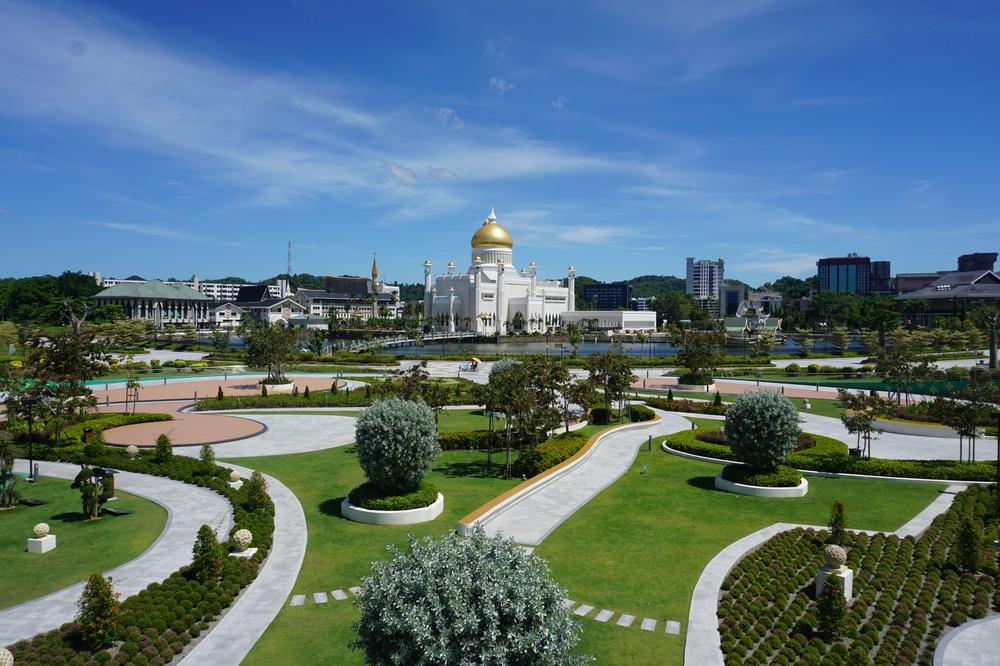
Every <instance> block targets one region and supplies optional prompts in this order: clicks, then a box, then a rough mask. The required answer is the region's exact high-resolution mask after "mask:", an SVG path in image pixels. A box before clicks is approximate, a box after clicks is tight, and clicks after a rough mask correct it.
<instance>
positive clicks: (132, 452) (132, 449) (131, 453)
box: [125, 444, 139, 460]
mask: <svg viewBox="0 0 1000 666" xmlns="http://www.w3.org/2000/svg"><path fill="white" fill-rule="evenodd" d="M125 455H126V456H127V457H128V459H129V460H133V459H134V458H135V457H136V456H137V455H139V447H138V446H136V445H135V444H129V445H128V447H127V448H126V449H125Z"/></svg>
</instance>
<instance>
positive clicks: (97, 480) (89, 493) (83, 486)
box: [70, 465, 111, 520]
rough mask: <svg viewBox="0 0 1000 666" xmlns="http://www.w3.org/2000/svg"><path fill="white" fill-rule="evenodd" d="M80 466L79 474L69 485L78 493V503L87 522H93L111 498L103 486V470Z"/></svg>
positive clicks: (109, 490) (109, 492) (107, 489)
mask: <svg viewBox="0 0 1000 666" xmlns="http://www.w3.org/2000/svg"><path fill="white" fill-rule="evenodd" d="M98 470H99V468H96V467H87V466H86V465H80V472H79V473H78V474H77V475H76V478H74V479H73V483H72V484H70V487H71V488H75V489H78V490H79V491H80V502H81V504H82V507H83V515H84V517H85V518H86V519H87V520H94V519H95V518H97V517H98V516H99V515H100V512H101V507H102V506H103V505H104V503H105V502H107V501H108V499H109V498H110V497H111V489H110V488H107V487H105V485H104V470H100V471H98Z"/></svg>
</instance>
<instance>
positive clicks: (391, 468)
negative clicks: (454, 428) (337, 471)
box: [355, 398, 441, 494]
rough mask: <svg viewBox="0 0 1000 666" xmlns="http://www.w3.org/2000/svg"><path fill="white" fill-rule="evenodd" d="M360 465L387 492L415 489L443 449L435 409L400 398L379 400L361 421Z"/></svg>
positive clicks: (357, 431) (358, 427) (359, 437)
mask: <svg viewBox="0 0 1000 666" xmlns="http://www.w3.org/2000/svg"><path fill="white" fill-rule="evenodd" d="M355 432H356V439H357V444H358V462H359V463H360V464H361V469H363V470H364V472H365V476H367V477H368V480H369V481H371V482H373V483H374V484H375V485H377V486H379V487H380V488H381V489H382V490H383V491H384V492H387V493H389V492H391V493H395V494H403V493H407V492H410V491H412V490H415V489H416V488H417V486H419V485H420V482H421V481H422V480H423V478H424V475H425V474H426V473H427V470H428V469H430V466H431V464H432V463H433V462H434V459H435V458H436V457H437V455H438V453H440V451H441V448H440V447H439V446H438V441H437V424H436V423H435V422H434V413H433V412H432V411H431V408H430V407H428V406H427V405H425V404H424V403H422V402H410V401H408V400H400V399H398V398H388V399H386V400H379V401H377V402H375V403H373V404H372V406H371V407H369V408H368V409H366V410H365V411H364V412H363V413H362V414H361V416H360V417H359V418H358V424H357V428H356V431H355Z"/></svg>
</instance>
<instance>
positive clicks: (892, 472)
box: [666, 430, 996, 481]
mask: <svg viewBox="0 0 1000 666" xmlns="http://www.w3.org/2000/svg"><path fill="white" fill-rule="evenodd" d="M703 432H706V433H707V432H708V431H703ZM699 434H702V432H699V431H693V430H685V431H684V432H680V433H677V434H675V435H671V436H670V437H668V438H667V440H666V441H667V445H668V446H669V447H670V448H672V449H676V450H677V451H682V452H684V453H692V454H694V455H699V456H707V457H710V458H720V459H722V460H736V456H735V455H733V452H732V450H731V449H730V448H729V447H728V446H723V445H721V444H712V443H708V442H704V441H699V438H698V435H699ZM812 437H813V438H814V439H815V440H816V446H815V447H813V448H810V449H804V450H800V451H795V452H794V453H792V454H791V455H790V456H788V464H789V465H790V466H792V467H795V468H796V469H802V470H808V471H814V472H830V473H836V474H868V475H871V476H896V477H900V478H904V479H942V480H944V479H948V480H953V481H993V480H995V479H996V465H995V464H994V463H992V462H974V463H965V462H958V461H956V460H887V459H884V458H872V459H871V460H866V459H864V458H859V457H855V456H851V455H848V454H847V445H845V444H844V443H843V442H840V441H837V440H835V439H831V438H829V437H823V436H821V435H812Z"/></svg>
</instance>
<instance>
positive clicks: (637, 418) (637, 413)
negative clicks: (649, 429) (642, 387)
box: [628, 405, 656, 423]
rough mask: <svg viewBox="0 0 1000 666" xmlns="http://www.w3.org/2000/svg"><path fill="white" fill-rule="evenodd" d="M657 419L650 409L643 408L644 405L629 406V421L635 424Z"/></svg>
mask: <svg viewBox="0 0 1000 666" xmlns="http://www.w3.org/2000/svg"><path fill="white" fill-rule="evenodd" d="M655 418H656V414H655V413H653V410H652V409H650V408H649V407H643V406H642V405H629V408H628V420H629V421H632V422H633V423H641V422H642V421H652V420H653V419H655Z"/></svg>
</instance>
